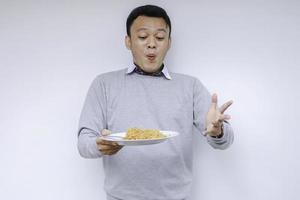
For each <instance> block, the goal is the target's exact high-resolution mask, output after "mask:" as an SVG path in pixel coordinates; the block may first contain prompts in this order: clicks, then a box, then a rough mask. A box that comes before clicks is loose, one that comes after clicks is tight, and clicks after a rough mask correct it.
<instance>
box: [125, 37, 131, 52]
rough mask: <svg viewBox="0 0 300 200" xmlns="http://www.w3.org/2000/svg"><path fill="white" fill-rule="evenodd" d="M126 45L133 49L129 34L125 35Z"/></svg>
mask: <svg viewBox="0 0 300 200" xmlns="http://www.w3.org/2000/svg"><path fill="white" fill-rule="evenodd" d="M125 45H126V48H127V49H128V50H131V39H130V37H129V36H128V35H126V36H125Z"/></svg>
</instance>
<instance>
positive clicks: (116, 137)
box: [102, 131, 179, 146]
mask: <svg viewBox="0 0 300 200" xmlns="http://www.w3.org/2000/svg"><path fill="white" fill-rule="evenodd" d="M160 132H161V133H162V134H164V135H165V136H166V137H165V138H159V139H138V140H125V139H123V138H124V137H125V136H126V132H121V133H112V134H110V135H108V136H102V139H103V140H106V141H113V142H117V143H118V144H119V145H126V146H136V145H149V144H158V143H161V142H164V141H166V140H167V139H170V138H172V137H175V136H177V135H179V133H178V132H174V131H160Z"/></svg>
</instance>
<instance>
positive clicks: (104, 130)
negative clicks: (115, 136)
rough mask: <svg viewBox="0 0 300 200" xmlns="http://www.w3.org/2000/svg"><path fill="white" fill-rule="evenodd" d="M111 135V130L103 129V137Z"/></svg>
mask: <svg viewBox="0 0 300 200" xmlns="http://www.w3.org/2000/svg"><path fill="white" fill-rule="evenodd" d="M109 134H111V131H110V130H107V129H103V130H102V131H101V135H103V136H106V135H109Z"/></svg>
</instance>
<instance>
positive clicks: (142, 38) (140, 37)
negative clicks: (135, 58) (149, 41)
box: [139, 36, 147, 40]
mask: <svg viewBox="0 0 300 200" xmlns="http://www.w3.org/2000/svg"><path fill="white" fill-rule="evenodd" d="M146 38H147V36H139V39H141V40H145V39H146Z"/></svg>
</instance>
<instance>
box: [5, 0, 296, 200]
mask: <svg viewBox="0 0 300 200" xmlns="http://www.w3.org/2000/svg"><path fill="white" fill-rule="evenodd" d="M144 3H152V4H157V5H160V6H162V7H164V8H165V9H166V10H167V12H168V14H169V15H170V17H171V20H172V22H173V30H172V31H173V33H172V48H171V49H170V51H169V54H168V56H167V59H166V62H165V63H166V65H167V66H168V67H169V69H170V70H171V71H174V72H180V73H185V74H190V75H193V76H196V77H198V78H199V79H200V80H201V81H202V82H203V83H204V84H205V85H206V87H207V88H208V89H209V90H210V91H211V92H217V93H218V94H219V102H220V103H222V102H225V101H226V100H230V99H233V100H234V104H233V105H232V107H231V108H230V109H229V110H228V114H231V115H232V120H231V123H232V126H233V128H234V130H235V142H234V144H233V146H231V148H230V149H228V150H225V151H218V150H214V149H212V148H211V147H210V146H209V145H208V144H207V143H206V141H205V140H204V138H203V137H201V136H199V137H198V140H197V141H195V162H194V173H195V176H194V180H195V181H194V187H193V191H192V197H193V198H192V199H193V200H198V199H199V200H200V199H205V200H215V199H223V200H224V199H227V200H229V199H230V200H232V199H233V200H238V199H243V200H250V199H251V200H265V199H274V200H281V199H288V200H296V199H298V198H297V196H298V193H299V189H300V183H299V182H300V175H299V169H300V161H299V158H300V153H299V148H298V147H297V145H299V142H300V141H299V139H300V136H299V119H300V114H299V113H300V109H299V105H298V100H299V98H300V95H299V94H300V92H299V91H300V90H299V89H300V88H299V83H300V81H299V79H300V69H299V68H300V67H299V66H300V58H299V57H300V55H299V52H300V42H299V41H300V40H299V36H300V27H299V26H300V3H299V1H297V0H281V1H280V0H272V1H271V0H269V1H262V0H261V1H259V0H252V1H242V0H240V1H234V0H227V1H224V0H200V1H176V2H175V1H122V0H119V1H96V0H93V1H91V0H86V1H71V0H69V1H66V0H60V1H58V0H57V1H21V0H19V1H16V0H7V1H3V0H2V1H0V91H1V98H0V102H1V103H0V123H1V124H0V126H1V132H0V199H13V200H17V199H30V200H39V199H44V200H53V199H55V200H58V199H59V200H60V199H63V200H69V199H70V200H83V199H85V200H86V199H89V200H99V199H105V193H104V191H103V188H102V187H103V178H104V174H103V169H102V161H101V159H94V160H88V159H83V158H81V157H80V156H79V154H78V152H77V147H76V142H77V136H76V131H77V125H78V119H79V115H80V111H81V108H82V105H83V101H84V98H85V95H86V92H87V89H88V87H89V85H90V83H91V81H92V80H93V78H94V77H95V76H96V75H97V74H100V73H104V72H107V71H111V70H117V69H121V68H125V67H127V66H128V64H131V62H132V60H131V54H130V52H129V51H128V50H127V49H126V48H125V46H124V37H125V33H126V32H125V22H126V17H127V16H128V14H129V12H130V11H131V10H132V9H133V8H134V7H136V6H139V5H143V4H144Z"/></svg>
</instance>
